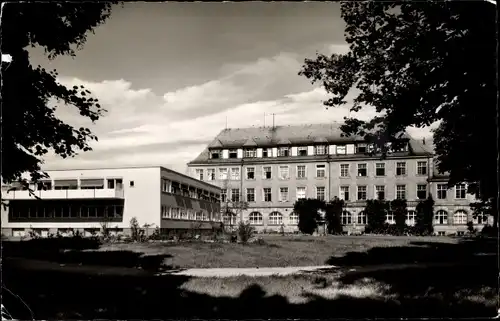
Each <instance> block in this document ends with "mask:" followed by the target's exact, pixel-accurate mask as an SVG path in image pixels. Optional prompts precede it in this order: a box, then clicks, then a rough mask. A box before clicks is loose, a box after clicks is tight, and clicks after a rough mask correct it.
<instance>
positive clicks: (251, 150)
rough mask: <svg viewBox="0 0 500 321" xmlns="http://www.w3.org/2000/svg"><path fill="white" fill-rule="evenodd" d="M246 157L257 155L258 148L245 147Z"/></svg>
mask: <svg viewBox="0 0 500 321" xmlns="http://www.w3.org/2000/svg"><path fill="white" fill-rule="evenodd" d="M245 157H251V158H253V157H257V149H255V148H248V149H245Z"/></svg>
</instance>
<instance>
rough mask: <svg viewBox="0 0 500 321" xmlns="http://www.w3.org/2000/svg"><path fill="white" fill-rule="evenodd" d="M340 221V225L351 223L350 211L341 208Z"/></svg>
mask: <svg viewBox="0 0 500 321" xmlns="http://www.w3.org/2000/svg"><path fill="white" fill-rule="evenodd" d="M340 222H341V224H342V225H351V224H352V213H351V212H349V211H346V210H343V211H342V213H341V214H340Z"/></svg>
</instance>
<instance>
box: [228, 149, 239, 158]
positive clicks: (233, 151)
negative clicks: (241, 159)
mask: <svg viewBox="0 0 500 321" xmlns="http://www.w3.org/2000/svg"><path fill="white" fill-rule="evenodd" d="M229 158H238V150H237V149H230V150H229Z"/></svg>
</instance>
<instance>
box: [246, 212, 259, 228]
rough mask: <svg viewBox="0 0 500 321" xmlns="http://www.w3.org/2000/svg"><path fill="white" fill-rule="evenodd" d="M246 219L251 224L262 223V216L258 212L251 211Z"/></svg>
mask: <svg viewBox="0 0 500 321" xmlns="http://www.w3.org/2000/svg"><path fill="white" fill-rule="evenodd" d="M248 221H249V223H250V224H251V225H262V222H263V217H262V214H261V213H259V212H252V213H250V215H249V216H248Z"/></svg>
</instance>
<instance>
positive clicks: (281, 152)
mask: <svg viewBox="0 0 500 321" xmlns="http://www.w3.org/2000/svg"><path fill="white" fill-rule="evenodd" d="M278 156H280V157H287V156H290V147H280V148H279V149H278Z"/></svg>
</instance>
